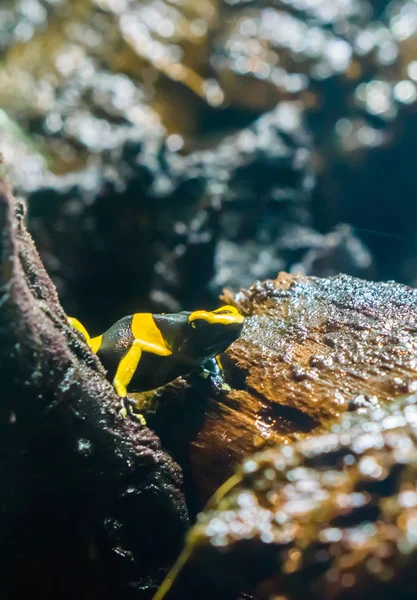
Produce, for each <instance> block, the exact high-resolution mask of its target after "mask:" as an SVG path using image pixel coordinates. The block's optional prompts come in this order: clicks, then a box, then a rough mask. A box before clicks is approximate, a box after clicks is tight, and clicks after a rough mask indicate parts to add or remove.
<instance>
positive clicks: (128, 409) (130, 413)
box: [119, 396, 146, 427]
mask: <svg viewBox="0 0 417 600" xmlns="http://www.w3.org/2000/svg"><path fill="white" fill-rule="evenodd" d="M121 405H122V408H121V409H120V410H119V415H120V416H121V417H122V419H126V418H127V417H130V418H132V419H136V420H137V421H139V423H140V424H141V425H142V427H145V426H146V419H145V417H144V416H143V414H142V413H140V412H137V411H136V410H135V408H136V404H135V401H134V400H129V399H128V398H127V397H126V396H125V397H124V398H121Z"/></svg>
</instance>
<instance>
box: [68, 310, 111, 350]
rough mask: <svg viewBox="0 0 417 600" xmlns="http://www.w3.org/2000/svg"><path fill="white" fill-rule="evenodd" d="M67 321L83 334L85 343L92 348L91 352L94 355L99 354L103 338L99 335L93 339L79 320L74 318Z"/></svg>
mask: <svg viewBox="0 0 417 600" xmlns="http://www.w3.org/2000/svg"><path fill="white" fill-rule="evenodd" d="M67 319H68V322H69V324H70V325H72V326H73V327H74V329H76V330H77V331H79V332H80V333H82V334H83V336H84V338H85V341H86V342H87V344H88V345H89V346H90V348H91V350H92V351H93V352H94V354H97V351H98V349H99V348H100V344H101V340H102V338H103V336H102V335H98V336H97V337H94V338H92V337H90V334H89V333H88V331H87V329H86V328H85V327H84V325H83V324H82V323H81V322H80V321H79V320H78V319H74V317H67Z"/></svg>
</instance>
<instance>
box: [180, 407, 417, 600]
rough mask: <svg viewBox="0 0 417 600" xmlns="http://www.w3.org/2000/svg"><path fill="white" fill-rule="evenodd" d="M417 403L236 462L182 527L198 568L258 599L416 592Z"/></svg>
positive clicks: (364, 415) (357, 417)
mask: <svg viewBox="0 0 417 600" xmlns="http://www.w3.org/2000/svg"><path fill="white" fill-rule="evenodd" d="M416 403H417V398H416V396H409V397H406V398H404V399H400V400H396V401H394V402H393V403H392V404H390V405H387V406H385V407H377V408H373V409H371V410H365V411H363V412H359V413H355V414H352V415H350V414H346V415H344V416H343V418H342V420H341V421H340V422H339V423H338V424H335V425H333V426H332V427H331V428H330V429H329V430H328V431H327V432H326V433H323V434H321V435H318V436H315V437H312V438H310V439H308V440H302V441H299V442H297V443H296V444H295V445H293V446H291V447H290V446H278V447H276V448H275V449H273V450H269V451H266V452H264V453H259V454H256V455H254V456H253V457H251V458H249V459H247V460H246V461H244V462H243V464H242V465H241V466H240V467H239V469H238V470H237V473H236V475H235V477H234V482H233V483H234V485H231V486H230V488H231V489H229V491H227V492H226V493H225V494H224V495H223V497H220V496H219V498H217V499H215V500H214V502H213V503H212V505H211V506H210V507H209V508H208V509H207V510H206V511H205V512H204V513H202V514H201V515H200V516H199V519H198V522H197V524H196V526H195V527H194V528H193V530H192V531H191V533H190V534H189V544H190V546H192V547H193V553H194V559H195V558H197V559H198V561H199V563H200V568H201V566H203V570H204V571H205V572H206V575H207V576H209V577H212V578H213V575H214V574H216V577H217V580H218V581H223V589H229V593H230V590H232V589H234V590H245V591H248V592H252V593H253V594H254V595H255V596H256V598H258V599H262V600H263V599H268V600H272V599H273V598H274V599H275V598H277V597H283V598H288V599H304V598H308V599H315V598H326V599H327V598H328V599H336V598H366V597H369V594H372V595H373V596H375V597H377V598H384V599H388V598H398V597H401V598H414V597H415V569H416V561H417V552H416V548H417V546H416V542H417V538H416V533H415V528H416V515H417V512H416V511H417V488H416V473H417V450H416V441H417V437H416V436H417V430H416V423H417V404H416ZM193 566H194V569H195V568H196V567H195V564H194V565H193Z"/></svg>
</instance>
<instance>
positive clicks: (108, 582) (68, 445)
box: [0, 183, 187, 599]
mask: <svg viewBox="0 0 417 600" xmlns="http://www.w3.org/2000/svg"><path fill="white" fill-rule="evenodd" d="M0 186H1V187H0V381H1V386H2V389H1V403H0V415H1V419H0V429H1V439H2V452H1V454H0V472H1V480H2V484H1V488H2V493H1V511H0V532H1V535H0V538H1V542H0V555H1V562H2V577H1V582H0V595H1V597H2V598H8V599H9V598H10V599H14V598H17V597H21V596H22V595H23V594H25V593H27V594H29V595H30V596H31V597H33V598H41V597H42V598H49V597H57V598H58V597H59V598H87V597H88V598H93V597H100V598H103V599H105V598H114V597H119V596H120V594H122V597H123V598H129V597H130V596H131V595H132V594H133V595H134V597H137V598H149V597H150V596H151V595H152V591H153V590H154V589H155V587H156V583H155V582H157V581H158V580H159V579H160V578H161V576H162V574H163V572H164V569H165V568H166V567H167V566H169V564H170V563H171V562H172V560H173V558H174V557H175V555H176V554H177V552H178V551H179V549H180V548H181V544H182V538H183V534H184V531H185V529H186V526H187V512H186V508H185V504H184V501H183V497H182V494H181V491H180V486H181V473H180V469H179V467H178V466H177V465H176V464H175V463H174V461H173V460H172V459H171V458H170V457H169V456H168V455H167V454H166V453H165V452H163V451H162V449H161V445H160V442H159V440H158V438H157V437H156V436H155V435H154V434H153V433H152V432H151V431H150V430H149V429H147V428H141V427H140V426H139V424H137V423H135V422H133V421H131V420H129V419H126V420H123V419H121V418H120V417H119V416H118V414H117V411H118V407H117V401H118V398H117V396H116V395H115V392H114V390H113V388H112V386H111V385H110V384H109V383H108V382H107V381H106V379H105V377H104V371H103V368H102V367H101V365H100V364H99V362H98V360H97V359H96V357H95V356H94V355H92V354H91V352H90V351H89V349H88V348H87V346H86V345H85V344H84V342H83V341H82V340H81V338H80V337H79V335H78V334H77V333H76V332H75V330H73V329H72V328H71V327H70V326H69V325H68V323H67V321H66V316H65V314H64V311H63V309H62V308H61V306H60V304H59V300H58V297H57V293H56V290H55V287H54V286H53V284H52V283H51V281H50V279H49V277H48V275H47V274H46V272H45V270H44V268H43V266H42V263H41V261H40V259H39V256H38V254H37V252H36V249H35V247H34V245H33V242H32V239H31V237H30V235H29V234H28V233H27V231H26V229H25V226H24V210H23V206H22V205H20V204H18V203H17V202H16V201H15V200H14V198H13V197H12V195H11V194H10V192H9V191H8V189H7V188H6V185H5V184H4V183H1V184H0Z"/></svg>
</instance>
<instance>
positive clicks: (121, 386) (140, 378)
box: [69, 306, 244, 422]
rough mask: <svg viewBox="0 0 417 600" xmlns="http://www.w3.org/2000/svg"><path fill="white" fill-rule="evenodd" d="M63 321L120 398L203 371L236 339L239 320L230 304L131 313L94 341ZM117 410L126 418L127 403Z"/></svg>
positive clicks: (75, 324)
mask: <svg viewBox="0 0 417 600" xmlns="http://www.w3.org/2000/svg"><path fill="white" fill-rule="evenodd" d="M69 322H70V323H71V325H72V326H73V327H75V329H77V330H78V331H80V332H81V333H82V334H83V335H84V337H85V340H86V342H87V343H88V345H89V346H90V348H91V349H92V351H93V352H94V353H95V354H97V356H98V358H99V359H100V361H101V362H102V364H103V366H104V368H105V369H106V370H107V377H108V378H109V379H110V380H111V381H112V382H113V385H114V388H115V390H116V392H117V394H118V395H119V396H120V397H121V398H122V399H125V398H126V396H127V392H128V390H129V392H143V391H147V390H153V389H155V388H158V387H160V386H162V385H165V384H166V383H168V382H170V381H173V380H174V379H176V378H177V377H180V376H181V375H187V374H189V373H191V372H192V371H194V370H196V369H198V368H200V367H204V365H205V363H207V362H208V361H209V360H210V359H215V358H216V357H217V355H218V354H221V353H222V352H224V351H225V350H226V349H227V348H228V347H229V346H230V344H232V343H233V342H234V341H235V340H236V339H237V338H238V337H239V335H240V333H241V331H242V327H243V323H244V317H243V315H241V314H240V313H239V311H238V310H237V309H236V308H235V307H234V306H222V307H220V308H218V309H216V310H214V311H206V310H196V311H194V312H187V311H183V312H179V313H173V314H159V315H158V314H151V313H135V314H134V315H128V316H126V317H123V318H122V319H120V320H119V321H117V322H116V323H115V324H114V325H112V327H110V329H108V330H107V331H105V332H104V333H103V334H102V335H99V336H97V337H94V338H91V337H90V335H89V334H88V332H87V330H86V329H85V327H84V326H83V325H82V324H81V323H80V322H79V321H78V320H77V319H74V318H71V317H69ZM123 406H124V408H123V410H122V414H124V415H126V413H127V408H126V406H127V405H126V404H124V405H123ZM138 418H140V420H142V421H143V422H144V419H143V418H142V417H141V416H139V415H138Z"/></svg>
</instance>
